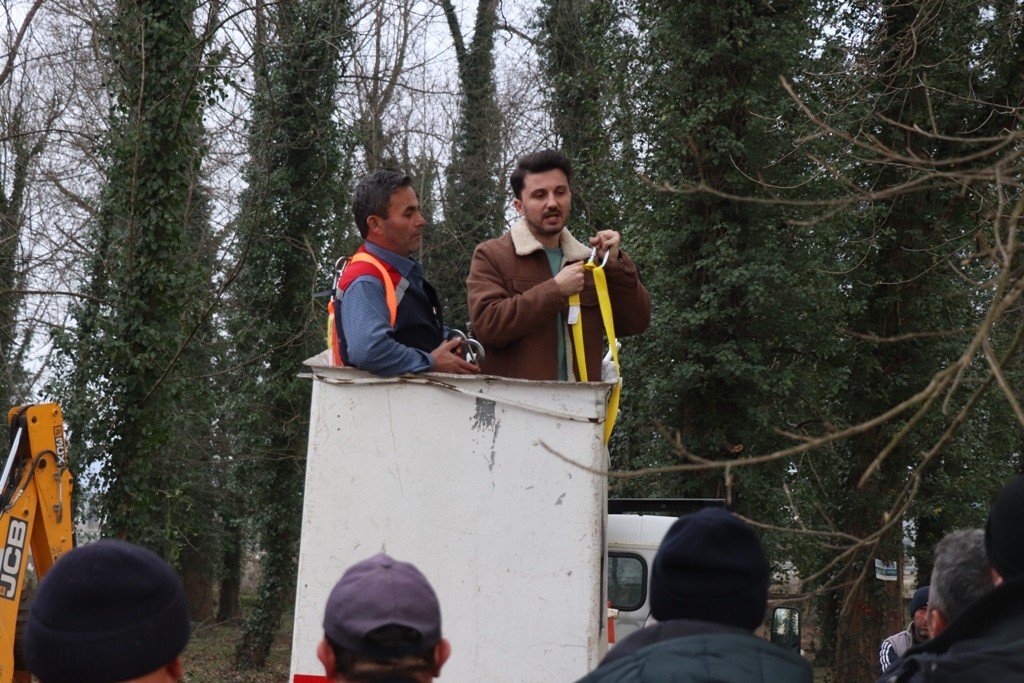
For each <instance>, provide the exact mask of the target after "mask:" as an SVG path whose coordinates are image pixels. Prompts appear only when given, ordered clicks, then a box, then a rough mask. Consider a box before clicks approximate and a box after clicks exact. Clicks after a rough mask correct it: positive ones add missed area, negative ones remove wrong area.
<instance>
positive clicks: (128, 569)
mask: <svg viewBox="0 0 1024 683" xmlns="http://www.w3.org/2000/svg"><path fill="white" fill-rule="evenodd" d="M188 634H189V619H188V605H187V604H186V602H185V591H184V588H183V586H182V584H181V579H179V578H178V576H177V574H175V573H174V570H173V569H171V568H170V566H168V564H167V563H166V562H164V561H163V560H162V559H160V558H159V557H158V556H157V555H156V554H155V553H153V552H151V551H149V550H146V549H145V548H141V547H139V546H135V545H132V544H130V543H125V542H123V541H114V540H105V541H99V542H98V543H93V544H91V545H87V546H82V547H80V548H76V549H75V550H72V551H71V552H69V553H67V554H65V555H64V556H63V557H61V558H60V559H59V560H58V561H57V563H56V564H55V565H54V566H53V568H52V569H51V570H50V571H49V572H48V573H47V574H46V576H45V577H43V581H42V583H41V584H40V586H39V593H38V595H37V597H36V601H35V604H34V605H33V606H32V611H31V612H30V613H29V617H28V625H27V628H26V632H25V655H26V657H27V658H28V668H29V671H31V672H32V673H33V674H35V676H36V677H37V678H38V679H39V680H40V681H41V682H42V683H114V682H115V681H126V680H130V679H132V678H138V677H140V676H143V675H145V674H148V673H151V672H153V671H156V670H157V669H159V668H160V667H162V666H165V665H167V664H169V663H171V661H173V660H174V658H175V657H177V656H178V655H179V654H181V652H182V650H184V649H185V644H186V643H187V642H188Z"/></svg>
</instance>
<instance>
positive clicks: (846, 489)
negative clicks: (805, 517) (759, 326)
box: [808, 2, 1021, 680]
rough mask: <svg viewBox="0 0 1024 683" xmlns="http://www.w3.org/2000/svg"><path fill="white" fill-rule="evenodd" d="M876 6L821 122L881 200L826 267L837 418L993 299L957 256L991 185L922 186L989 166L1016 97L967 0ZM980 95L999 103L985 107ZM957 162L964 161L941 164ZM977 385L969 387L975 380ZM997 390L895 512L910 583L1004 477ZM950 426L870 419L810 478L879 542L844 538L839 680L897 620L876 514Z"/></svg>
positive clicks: (898, 608)
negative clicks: (838, 331)
mask: <svg viewBox="0 0 1024 683" xmlns="http://www.w3.org/2000/svg"><path fill="white" fill-rule="evenodd" d="M881 9H882V11H881V13H880V14H878V15H872V16H870V17H866V16H857V15H851V16H850V19H851V20H852V21H853V22H859V21H861V20H863V21H864V24H863V25H861V27H860V28H861V29H862V30H863V31H864V32H866V33H867V34H870V35H871V39H870V40H868V41H862V46H861V47H860V49H858V50H857V51H855V52H854V55H855V57H856V62H855V68H853V69H852V70H850V71H849V77H848V78H846V79H841V80H839V81H838V82H836V83H834V86H835V88H836V89H835V90H833V91H830V92H829V94H828V95H827V96H826V97H827V99H828V101H829V104H830V109H831V110H832V111H834V112H841V113H837V114H835V115H833V116H831V117H829V119H828V123H829V125H834V126H837V127H842V129H843V130H844V131H848V134H849V135H850V136H851V138H853V139H855V138H859V139H860V141H861V142H862V143H863V144H862V145H861V146H860V148H859V149H858V151H857V153H856V155H853V154H851V155H849V156H846V157H845V159H844V160H843V162H842V168H843V173H844V174H846V177H847V178H848V179H849V183H848V185H847V188H849V187H857V188H862V189H861V190H860V192H861V193H862V194H863V197H864V198H871V197H872V195H876V196H877V197H876V198H875V199H874V200H873V201H865V202H862V203H860V204H859V210H857V211H851V212H849V218H850V221H849V223H848V224H847V225H848V227H849V228H850V231H849V232H848V233H847V234H846V237H845V238H844V240H843V242H842V244H841V249H840V250H839V251H838V252H837V254H838V255H839V259H840V260H839V266H838V267H836V268H834V270H835V271H836V272H842V273H844V274H845V275H844V276H843V277H842V278H841V283H840V287H841V289H842V291H844V292H845V293H846V295H847V301H848V303H849V311H850V312H849V316H848V319H847V321H846V323H845V327H846V328H847V329H850V330H852V331H853V333H854V334H855V335H857V336H853V337H852V338H851V339H850V340H849V341H848V343H846V344H845V345H844V346H845V349H844V358H843V360H842V362H843V364H844V365H845V366H846V367H847V368H848V373H847V374H848V376H849V377H850V380H849V383H848V388H847V390H846V393H845V396H844V401H843V406H842V408H841V409H840V410H838V411H837V412H836V413H834V414H833V416H832V418H831V419H832V420H833V421H834V422H835V423H838V424H857V423H861V422H864V421H866V420H869V419H872V418H874V417H876V416H877V415H880V414H882V413H883V412H885V411H886V410H887V409H889V408H891V407H892V406H894V405H896V404H898V403H900V402H901V401H904V400H906V399H907V398H909V397H910V396H911V395H912V394H914V393H915V392H917V391H919V390H920V389H921V388H922V387H923V386H924V384H926V382H927V380H928V379H929V378H931V377H932V376H933V375H935V374H936V373H937V372H939V371H940V370H942V369H943V368H944V367H946V366H947V365H948V364H949V363H951V362H953V361H954V360H956V359H957V358H958V356H959V355H960V354H961V353H963V349H964V346H965V344H966V343H967V342H968V341H969V340H970V338H971V337H972V336H973V330H974V328H975V327H976V326H977V325H979V324H980V323H981V322H982V319H983V316H984V309H985V303H983V298H987V297H986V296H985V295H983V294H982V295H981V296H979V295H980V294H981V293H980V292H979V291H978V290H975V289H974V288H972V287H971V286H968V285H967V282H968V281H969V280H967V279H965V277H964V275H970V276H973V277H975V278H977V279H978V280H981V281H983V280H985V279H986V278H987V277H988V275H989V273H986V267H984V266H978V265H976V264H973V265H972V264H968V265H967V266H961V265H960V264H961V262H962V261H963V259H964V258H965V257H967V256H969V255H970V254H971V253H972V251H973V250H974V240H975V234H976V233H977V232H978V230H979V222H978V216H983V217H986V218H985V219H988V220H991V219H992V218H993V217H994V201H993V200H994V198H995V193H994V191H993V188H992V187H986V186H984V185H978V184H975V185H974V186H973V187H972V183H971V182H970V181H967V183H966V184H961V185H959V186H957V187H953V188H950V187H949V184H948V183H947V182H945V180H944V179H940V178H934V179H932V180H929V174H930V173H931V171H932V169H933V168H939V167H941V168H943V171H944V173H946V174H947V176H946V177H947V178H948V177H949V175H948V174H955V173H959V172H967V175H970V171H971V170H978V169H979V168H980V167H983V166H985V165H987V164H991V163H992V162H993V158H992V157H991V156H988V155H981V156H978V155H977V154H975V153H976V152H978V151H979V149H981V148H982V147H983V146H984V145H982V144H977V143H971V142H970V138H972V137H978V136H980V135H981V131H986V132H988V133H990V134H991V133H997V132H998V130H999V128H1000V126H1002V125H1004V124H1005V122H1003V123H995V125H994V126H993V123H994V121H993V120H992V119H1001V118H1002V115H1003V113H1004V112H1005V110H1003V111H1002V112H1001V111H1000V108H1001V107H1002V106H1005V103H1007V102H1008V101H1010V100H1012V99H1014V95H1011V94H1010V92H1007V88H1010V90H1011V92H1016V93H1017V95H1018V98H1019V84H1016V85H1011V83H1013V79H1012V78H1011V79H1010V80H1009V81H1008V80H1007V76H1006V74H1007V72H1008V70H1013V69H1014V68H1016V67H1017V66H1019V63H1020V58H1021V55H1020V54H1019V52H1017V51H1016V50H1015V49H1014V48H1016V47H1017V42H1018V41H1019V36H1017V35H1014V34H1013V32H1010V34H1006V33H1002V32H1000V31H998V30H996V31H994V30H993V29H994V28H995V27H994V26H993V25H990V24H989V22H990V21H992V19H993V17H992V16H991V15H987V14H986V13H984V12H978V11H977V7H976V5H972V4H971V3H966V2H965V3H948V4H943V5H941V6H940V5H935V4H930V3H909V4H908V3H900V2H893V3H882V5H881ZM853 25H854V26H856V25H857V24H856V23H854V24H853ZM996 55H998V56H996ZM1008 67H1009V69H1008ZM974 98H978V100H981V101H982V102H991V103H993V104H995V105H996V106H994V107H993V106H989V105H986V106H982V107H979V106H978V100H975V99H974ZM972 100H973V101H972ZM1017 101H1018V102H1019V99H1017ZM986 144H987V143H986ZM831 154H832V155H833V156H835V154H836V152H835V150H834V149H833V150H832V152H831ZM819 156H820V153H819ZM972 157H973V158H972ZM958 158H959V159H963V161H962V162H959V163H957V162H953V163H950V162H948V161H947V160H952V159H958ZM908 159H909V160H910V163H908V162H907V160H908ZM914 160H921V163H918V162H917V161H914ZM837 191H841V190H838V188H837ZM985 219H983V220H985ZM961 268H965V270H961ZM958 331H960V332H958ZM901 339H902V340H903V341H902V342H901V341H900V340H901ZM982 371H983V373H984V369H982ZM973 372H974V371H969V372H968V373H967V374H968V375H973ZM980 379H981V378H977V379H974V380H970V384H971V385H972V386H978V381H979V380H980ZM965 393H966V392H963V391H961V392H960V393H959V394H954V395H952V396H950V399H951V400H950V405H951V406H952V407H953V408H954V409H959V408H960V407H962V406H963V405H964V403H965V401H966V396H965V395H964V394H965ZM992 399H1000V397H998V396H992V397H990V398H989V399H987V401H986V402H983V403H982V404H980V406H979V408H978V409H976V410H975V411H974V412H973V413H972V414H971V415H970V418H969V419H968V420H967V421H966V423H965V424H964V425H963V426H962V427H961V428H960V438H958V439H955V440H953V441H952V442H951V443H950V444H948V445H947V446H946V447H945V449H944V450H943V452H942V454H941V456H939V457H937V458H935V459H934V460H933V461H932V464H931V466H930V468H929V469H927V470H926V471H925V473H924V474H925V475H926V476H924V478H923V479H922V480H921V482H920V487H919V489H918V499H917V501H916V503H915V504H914V505H912V506H911V507H910V508H909V510H908V511H907V514H906V517H905V518H901V519H900V520H899V521H900V522H902V521H903V520H904V519H905V520H906V521H907V524H908V527H907V528H910V529H912V530H913V536H914V537H915V539H916V543H915V548H916V549H915V554H916V555H917V557H918V583H919V584H925V583H927V582H928V573H929V572H930V568H931V563H930V557H931V552H932V549H933V548H934V545H935V543H936V542H937V541H938V540H939V538H941V536H942V535H943V534H944V533H945V532H946V531H949V530H950V528H951V527H952V526H954V525H956V526H964V525H971V524H974V525H977V524H980V523H981V517H983V514H979V513H983V511H984V509H985V503H986V502H987V500H988V497H989V494H990V493H991V492H992V491H994V490H995V489H997V488H998V486H999V479H1000V478H1003V477H1005V476H1007V475H1008V469H1009V465H1010V462H1011V459H1010V453H1012V451H1013V450H1014V449H1015V445H1014V444H1013V443H1012V440H1010V439H1008V438H1007V434H1006V433H1005V432H1004V431H1003V430H1001V429H993V427H994V426H995V425H996V424H998V421H999V420H1000V418H999V417H998V416H999V415H1002V416H1003V417H1002V419H1008V418H1009V417H1010V416H1009V415H1007V414H1006V413H1007V412H1008V410H1007V407H1006V405H1005V403H1001V402H1000V401H998V400H995V401H993V400H992ZM954 414H955V410H954ZM993 420H996V422H995V423H994V422H993ZM948 424H949V418H948V417H945V416H943V415H942V414H941V412H940V411H939V410H932V411H925V412H922V414H921V416H920V417H919V419H918V420H917V421H916V422H915V423H913V424H911V423H908V421H907V419H906V418H901V419H900V420H898V421H895V422H891V423H889V424H884V425H879V426H877V427H875V428H873V429H870V430H868V431H866V432H864V433H862V434H860V435H858V436H857V437H855V438H854V439H852V440H851V441H850V442H848V443H847V444H844V445H843V446H842V447H841V448H839V449H836V451H835V452H834V453H833V455H834V456H835V458H836V459H835V460H830V461H829V464H828V465H826V467H825V469H826V470H827V471H829V472H831V473H832V476H826V477H824V478H823V479H822V480H819V485H820V483H821V482H831V483H826V484H825V487H824V489H823V488H819V486H812V487H811V488H813V489H814V490H815V495H818V496H821V494H825V495H824V497H823V498H822V500H824V501H825V509H827V518H828V520H829V523H831V524H834V525H836V526H837V527H838V528H839V529H841V530H842V531H843V532H845V533H848V534H851V535H853V536H854V537H856V538H869V539H874V540H872V541H871V542H870V543H866V544H863V545H859V546H853V547H852V548H851V551H852V553H853V554H852V555H851V556H850V557H849V558H848V561H847V562H845V563H844V564H843V565H842V567H843V568H842V569H841V570H840V571H839V572H838V573H837V574H836V575H835V576H833V577H832V581H833V582H834V583H835V584H836V585H843V586H846V588H844V590H843V591H842V592H840V593H839V594H837V595H835V604H834V606H833V609H832V610H831V613H830V614H828V616H830V617H831V616H835V618H836V622H835V631H834V633H835V641H834V642H835V643H836V648H835V657H836V658H835V672H836V675H837V677H838V678H839V679H840V680H857V679H863V678H870V677H871V676H872V675H874V674H876V673H877V671H876V670H875V667H876V666H877V664H875V660H876V658H877V646H878V643H879V642H880V641H881V640H882V638H884V637H885V636H887V635H889V634H890V633H892V632H895V631H896V630H898V629H900V628H902V627H904V623H903V619H904V615H905V613H904V611H903V605H902V601H901V598H902V595H901V591H900V585H899V582H879V581H875V580H874V579H873V578H872V577H873V573H874V572H873V561H874V560H875V559H876V558H881V559H887V560H895V559H897V558H898V557H900V556H901V554H902V552H903V540H904V534H905V527H904V525H903V524H902V523H895V524H890V525H889V526H888V531H887V532H886V533H884V534H882V535H881V536H878V535H876V533H875V532H876V531H877V530H878V529H880V528H882V527H883V523H884V522H885V521H886V520H885V518H884V517H883V514H884V513H885V512H886V511H888V510H891V509H894V508H895V507H896V506H897V505H898V504H899V503H900V501H901V500H902V499H903V496H904V492H905V491H906V490H907V487H909V486H912V484H913V482H912V481H911V480H910V478H909V477H910V473H911V472H912V471H913V470H914V468H915V466H916V464H917V463H918V462H920V457H921V454H922V453H926V452H928V451H929V450H930V449H931V448H932V446H933V444H934V443H935V441H936V440H937V438H938V435H939V434H941V433H942V431H943V430H944V429H946V428H947V425H948ZM910 427H914V429H913V430H911V431H909V432H908V433H907V435H906V436H905V437H903V438H902V440H900V441H899V443H898V444H897V445H896V446H895V447H891V450H890V452H889V456H888V458H887V459H886V460H885V461H884V462H883V463H882V465H881V466H880V467H879V468H878V469H877V472H876V474H875V475H874V476H872V477H871V478H869V479H868V480H867V481H866V482H864V483H863V484H862V482H861V477H862V475H863V473H864V472H865V471H866V470H867V469H868V467H869V466H870V465H871V464H872V462H873V461H874V460H875V459H876V458H877V457H878V456H879V454H880V453H882V452H883V450H884V449H887V448H890V447H889V444H890V441H892V440H893V439H894V437H896V436H897V435H898V434H899V433H900V430H901V429H904V428H907V429H909V428H910ZM968 462H972V463H973V465H971V466H967V469H971V468H972V467H977V468H978V475H976V479H975V480H974V484H973V487H974V488H973V490H971V492H970V494H967V495H966V496H965V495H964V493H965V492H964V482H965V475H966V470H965V465H966V464H967V463H968ZM982 463H984V464H982ZM982 473H984V474H982ZM808 483H809V482H808ZM830 486H834V488H832V489H831V490H829V487H830ZM971 508H973V511H972V509H971ZM954 519H955V520H956V521H954ZM865 577H867V578H865ZM826 630H827V631H828V632H831V628H828V629H826Z"/></svg>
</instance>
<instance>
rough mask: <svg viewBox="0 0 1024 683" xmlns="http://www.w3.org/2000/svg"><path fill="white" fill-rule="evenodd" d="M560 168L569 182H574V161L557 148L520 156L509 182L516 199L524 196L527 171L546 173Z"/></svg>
mask: <svg viewBox="0 0 1024 683" xmlns="http://www.w3.org/2000/svg"><path fill="white" fill-rule="evenodd" d="M556 168H557V169H559V170H561V171H562V173H564V174H565V177H566V179H567V180H568V181H569V183H570V184H571V183H572V162H571V161H569V157H567V156H565V154H563V153H562V152H560V151H559V150H557V149H542V150H541V151H539V152H534V153H533V154H527V155H526V156H523V157H519V159H518V160H517V161H516V167H515V169H514V170H513V171H512V175H511V176H510V177H509V179H508V182H509V184H510V185H511V186H512V194H513V195H515V198H516V199H522V198H523V184H524V183H525V182H526V174H527V173H544V172H545V171H551V170H553V169H556Z"/></svg>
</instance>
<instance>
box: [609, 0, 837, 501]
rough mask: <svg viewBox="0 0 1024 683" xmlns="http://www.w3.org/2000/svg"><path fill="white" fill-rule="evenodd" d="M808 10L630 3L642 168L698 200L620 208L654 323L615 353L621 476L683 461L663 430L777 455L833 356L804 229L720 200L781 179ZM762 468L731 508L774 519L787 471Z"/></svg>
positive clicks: (686, 482)
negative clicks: (793, 76)
mask: <svg viewBox="0 0 1024 683" xmlns="http://www.w3.org/2000/svg"><path fill="white" fill-rule="evenodd" d="M807 13H808V5H807V4H806V3H800V2H796V3H786V4H785V5H784V6H775V5H770V6H769V5H765V4H764V3H757V2H737V3H730V4H727V5H723V4H721V3H713V2H712V3H673V2H661V1H658V0H645V1H642V2H639V3H638V4H637V20H638V27H639V30H640V35H639V38H638V41H639V46H638V48H637V49H638V53H637V65H638V66H637V72H638V73H637V79H636V90H635V91H634V94H633V96H634V100H635V101H636V102H637V105H636V106H637V111H636V113H635V118H634V119H633V125H634V126H635V127H634V130H633V132H632V136H633V141H634V142H633V144H634V145H635V147H636V149H637V154H638V165H639V170H640V171H641V172H642V173H644V174H646V175H647V176H648V177H649V178H651V179H652V180H653V181H655V182H657V183H667V184H669V185H672V186H676V187H680V188H683V189H684V190H685V189H687V188H693V189H694V190H696V191H692V192H681V193H676V192H667V191H661V190H658V189H653V188H650V187H642V186H641V187H637V188H636V189H635V190H634V192H633V193H631V195H630V198H629V200H628V201H629V204H628V208H627V215H628V216H629V217H630V220H631V221H635V222H636V223H637V224H638V225H642V226H643V227H642V228H638V229H636V230H635V231H634V232H633V233H631V238H632V244H634V245H635V246H634V247H633V250H634V258H635V259H636V260H637V261H638V263H640V264H641V267H642V268H643V274H644V280H645V282H646V283H647V286H648V289H649V290H650V291H651V296H652V302H653V304H654V316H653V321H652V326H651V329H650V330H649V331H648V332H647V333H646V334H645V335H643V336H641V337H640V338H639V339H638V340H637V341H636V343H635V344H634V343H633V342H630V347H629V349H628V353H624V354H623V355H624V358H625V359H626V361H625V362H626V367H625V372H624V376H625V377H626V378H627V380H626V390H625V391H626V393H625V396H624V402H625V401H628V402H629V403H627V405H628V406H634V407H629V408H627V411H628V412H626V413H625V415H624V420H623V422H622V424H621V426H620V429H619V433H620V435H622V437H621V439H620V440H619V442H618V443H617V444H616V443H613V457H615V458H616V461H615V462H616V464H617V465H619V466H622V467H637V466H646V465H652V464H668V463H673V462H678V458H679V456H678V453H677V452H676V449H675V448H674V445H673V444H672V441H671V440H670V439H666V438H664V435H663V434H662V433H661V432H660V431H659V429H658V427H657V425H658V424H660V425H662V426H663V427H664V429H665V430H666V431H669V432H672V431H677V432H678V434H679V443H680V444H681V446H682V447H683V448H684V449H686V450H688V451H689V452H691V453H694V454H696V455H698V456H701V457H704V458H710V459H728V458H733V457H737V456H739V455H741V454H746V453H751V452H753V453H761V452H765V451H771V450H773V447H774V446H777V445H779V444H780V442H781V440H780V439H779V437H777V436H774V435H773V433H772V430H773V429H774V428H777V427H779V426H781V425H783V424H785V422H784V418H783V415H784V412H783V410H782V408H783V407H784V406H786V405H787V404H789V403H790V402H793V401H795V400H803V401H808V402H810V403H812V404H813V403H814V402H815V401H816V400H818V399H817V397H816V396H815V391H816V387H814V386H813V385H812V384H811V383H809V382H808V381H807V379H808V378H809V377H812V376H813V371H812V368H813V367H814V365H815V363H817V362H818V361H819V359H820V357H821V355H822V354H824V353H827V349H824V348H820V347H817V346H816V345H815V344H814V343H813V341H812V340H814V339H815V336H816V335H817V334H818V333H819V331H820V329H821V326H823V325H827V324H828V320H827V318H825V317H824V314H826V313H827V312H828V311H829V310H830V306H829V301H828V299H829V296H830V294H829V292H828V288H827V287H823V286H820V284H819V283H820V279H821V278H820V277H818V276H817V275H816V274H815V273H814V271H812V270H810V269H809V268H806V267H805V266H806V264H807V255H808V251H813V250H814V249H819V248H820V246H819V245H818V244H817V243H816V239H818V236H815V238H809V237H808V236H806V235H804V234H802V233H801V231H800V230H799V229H797V228H796V227H794V226H793V225H792V224H790V223H789V222H787V220H786V218H787V217H786V215H785V214H783V212H782V211H781V210H779V209H778V208H775V207H772V206H766V205H762V204H757V203H750V202H741V201H736V200H732V199H730V198H729V197H731V196H749V197H754V198H763V199H768V198H770V197H771V196H772V195H773V190H772V188H773V187H775V186H782V185H788V184H789V182H790V178H791V176H792V174H793V171H794V168H795V167H796V165H795V164H794V163H792V162H788V161H787V160H786V150H787V148H788V147H787V146H788V144H789V140H788V139H787V135H786V130H787V122H788V121H790V120H791V119H792V118H793V117H794V114H795V112H794V107H793V105H792V103H791V102H790V101H789V100H788V98H787V97H786V95H785V93H784V92H783V90H782V89H781V88H780V86H779V76H780V75H782V74H786V73H790V72H791V71H793V70H795V69H797V68H798V67H799V65H800V61H801V59H802V55H803V54H804V53H805V51H806V49H807V48H808V45H809V39H810V28H809V19H808V16H807ZM796 168H798V167H796ZM633 401H636V403H632V402H633ZM770 469H771V468H767V470H770ZM767 470H765V474H761V473H758V472H756V471H749V470H748V471H742V472H737V473H736V478H735V484H736V486H735V488H734V489H732V490H731V492H732V493H733V494H738V496H737V498H736V500H735V501H734V503H735V504H736V505H737V506H738V508H739V509H740V510H743V511H745V512H752V511H755V510H763V509H778V505H777V504H775V503H773V504H771V505H768V501H769V500H770V499H771V497H772V496H774V495H776V494H777V491H778V486H777V484H773V483H772V482H777V480H778V477H779V476H780V475H781V474H782V473H781V471H780V470H778V469H775V470H771V472H772V474H770V475H769V474H767ZM751 477H753V479H751ZM724 483H725V482H724V479H723V477H721V475H720V473H715V474H712V475H711V476H704V477H700V476H687V477H673V478H669V479H664V480H662V481H661V482H660V483H659V484H654V483H652V482H650V481H649V480H648V481H645V482H643V484H642V485H643V486H646V487H652V486H655V487H657V490H656V492H657V493H659V494H666V493H669V492H671V493H673V494H676V495H680V494H690V495H696V494H699V495H724V494H725V493H726V492H727V489H726V487H725V486H724Z"/></svg>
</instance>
